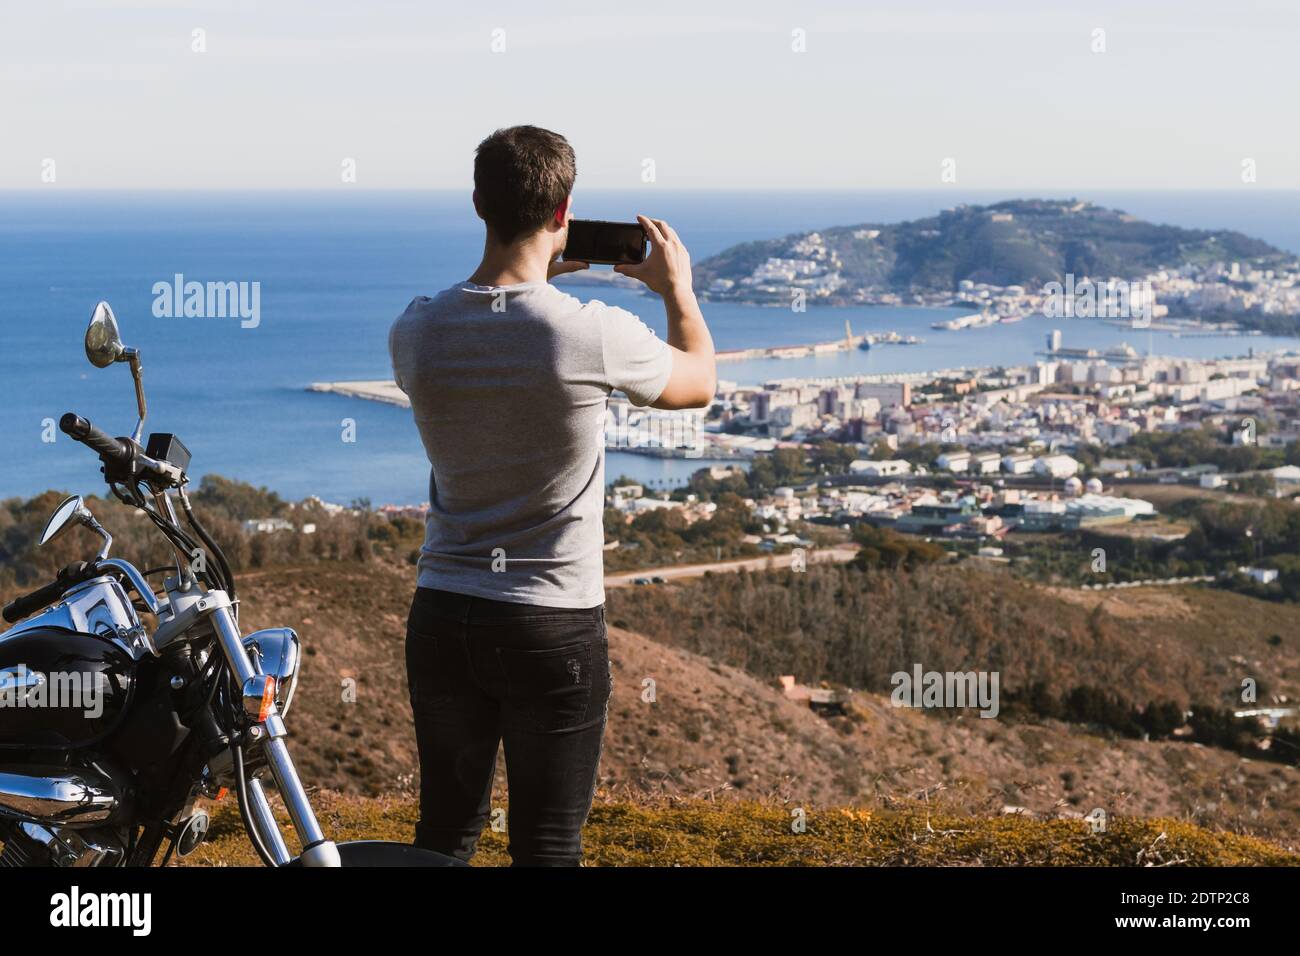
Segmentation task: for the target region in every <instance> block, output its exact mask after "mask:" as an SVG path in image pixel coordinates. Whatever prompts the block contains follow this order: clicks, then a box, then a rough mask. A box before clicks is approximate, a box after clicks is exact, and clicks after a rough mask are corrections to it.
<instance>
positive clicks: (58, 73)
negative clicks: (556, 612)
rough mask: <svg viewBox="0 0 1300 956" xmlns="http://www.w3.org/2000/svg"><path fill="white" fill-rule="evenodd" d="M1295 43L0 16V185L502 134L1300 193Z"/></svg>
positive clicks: (382, 184)
mask: <svg viewBox="0 0 1300 956" xmlns="http://www.w3.org/2000/svg"><path fill="white" fill-rule="evenodd" d="M196 31H198V32H196ZM1099 31H1101V32H1099ZM1298 45H1300V3H1296V2H1295V0H1245V2H1234V3H1231V4H1223V3H1207V2H1202V0H1177V2H1175V0H1127V2H1110V0H1103V2H1064V0H1037V2H1034V0H1024V2H1021V0H980V2H970V0H967V2H960V0H943V2H938V0H884V2H879V0H856V2H824V0H798V2H785V3H772V2H766V0H746V2H735V3H708V4H705V3H700V2H698V0H697V2H691V3H679V2H662V0H647V2H641V3H635V4H634V3H627V2H620V3H604V4H595V3H587V4H575V3H565V2H562V0H548V2H546V3H535V2H534V3H493V2H488V0H475V2H465V3H448V2H445V0H432V2H431V0H347V2H344V0H273V2H254V0H102V2H94V0H40V2H15V0H9V2H6V4H5V6H4V7H3V10H2V12H0V189H41V188H46V189H49V188H58V189H86V188H93V189H325V188H345V187H351V188H362V189H365V188H369V189H428V188H464V187H467V186H468V185H469V182H470V171H471V162H472V154H473V149H474V146H475V145H476V144H477V142H478V141H479V140H480V139H482V138H483V137H484V136H485V135H486V134H487V133H489V132H491V131H492V130H493V129H495V128H497V127H501V126H509V125H513V124H516V123H534V124H537V125H541V126H546V127H549V128H551V129H554V130H557V131H558V132H561V133H563V134H565V135H566V136H567V137H568V138H569V139H570V141H571V142H572V143H573V145H574V148H575V150H576V151H577V155H578V173H579V185H580V186H584V187H587V188H639V187H641V186H647V187H649V186H653V185H663V186H665V187H669V188H676V189H681V188H706V189H718V188H730V189H778V188H779V189H810V188H819V189H894V188H899V189H907V188H912V189H917V188H935V187H940V186H944V185H949V184H952V185H955V186H957V187H960V188H962V189H1013V190H1018V191H1023V190H1026V189H1059V188H1064V189H1085V188H1133V189H1157V188H1171V189H1216V190H1232V189H1300V124H1298V123H1296V122H1295V114H1294V108H1295V95H1296V92H1297V88H1298V84H1297V76H1298V71H1297V65H1296V53H1295V51H1296V49H1297V46H1298Z"/></svg>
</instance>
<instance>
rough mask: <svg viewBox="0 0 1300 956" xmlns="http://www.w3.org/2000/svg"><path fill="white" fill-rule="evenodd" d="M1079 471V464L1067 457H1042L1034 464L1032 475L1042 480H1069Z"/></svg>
mask: <svg viewBox="0 0 1300 956" xmlns="http://www.w3.org/2000/svg"><path fill="white" fill-rule="evenodd" d="M1078 470H1079V463H1078V462H1077V461H1075V460H1074V459H1073V458H1071V457H1070V456H1069V455H1043V456H1042V457H1041V458H1039V459H1038V460H1036V461H1035V462H1034V473H1035V474H1037V475H1042V476H1043V477H1044V478H1049V477H1050V478H1070V477H1073V476H1074V475H1075V473H1077V472H1078Z"/></svg>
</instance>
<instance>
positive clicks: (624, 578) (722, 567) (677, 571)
mask: <svg viewBox="0 0 1300 956" xmlns="http://www.w3.org/2000/svg"><path fill="white" fill-rule="evenodd" d="M857 553H858V549H857V548H856V547H853V548H843V547H841V548H827V549H825V550H824V551H809V552H808V563H809V564H825V563H827V562H834V563H836V564H843V563H845V562H846V561H852V560H853V558H854V556H855V555H856V554H857ZM793 560H794V555H792V554H774V555H768V556H766V557H762V558H743V559H741V560H738V561H715V562H713V563H711V564H676V565H670V566H668V567H666V568H646V569H645V570H642V571H627V572H623V573H621V574H607V575H606V576H605V587H607V588H624V587H628V586H629V585H631V584H632V582H633V581H635V580H636V579H637V578H656V577H659V578H663V579H664V580H665V581H671V580H673V579H674V578H698V577H702V576H703V575H704V572H706V571H712V572H713V573H714V574H722V573H727V572H731V573H735V572H737V571H739V570H741V569H742V568H743V569H745V570H746V571H771V570H779V569H781V568H788V567H790V564H791V563H792V562H793Z"/></svg>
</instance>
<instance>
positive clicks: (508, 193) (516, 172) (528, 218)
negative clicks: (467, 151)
mask: <svg viewBox="0 0 1300 956" xmlns="http://www.w3.org/2000/svg"><path fill="white" fill-rule="evenodd" d="M577 175H578V166H577V160H576V159H575V158H574V155H573V147H572V146H570V145H569V141H568V140H566V139H565V138H564V137H563V136H561V135H560V134H559V133H552V132H551V131H550V130H548V129H541V128H540V127H537V126H511V127H510V128H509V129H499V130H497V131H496V132H495V133H493V134H492V135H491V136H489V137H488V138H487V139H485V140H483V142H481V143H479V144H478V150H477V151H476V152H475V154H474V190H475V192H477V193H478V210H479V213H480V214H481V215H482V216H483V220H484V221H485V222H486V223H487V224H488V228H489V229H490V230H491V231H492V234H493V235H494V236H496V238H497V239H498V240H499V241H500V242H513V241H514V240H515V239H516V238H518V237H519V236H523V235H527V234H529V233H531V232H536V231H537V230H538V229H540V228H541V227H542V226H544V225H545V224H546V221H547V220H548V219H550V218H551V216H553V215H554V214H555V210H556V209H558V208H559V206H560V203H562V202H564V200H565V199H567V198H568V197H569V194H570V193H572V192H573V181H574V179H576V178H577Z"/></svg>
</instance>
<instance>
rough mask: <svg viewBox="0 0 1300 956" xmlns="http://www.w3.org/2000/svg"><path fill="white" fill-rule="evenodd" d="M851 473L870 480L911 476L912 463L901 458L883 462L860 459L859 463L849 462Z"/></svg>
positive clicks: (888, 459) (887, 459)
mask: <svg viewBox="0 0 1300 956" xmlns="http://www.w3.org/2000/svg"><path fill="white" fill-rule="evenodd" d="M849 472H850V473H851V474H854V475H865V476H866V477H868V478H890V477H893V476H894V475H908V474H911V473H912V463H911V462H910V461H904V460H903V459H901V458H886V459H885V460H883V461H869V460H867V459H863V458H859V459H858V460H857V461H851V462H849Z"/></svg>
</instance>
